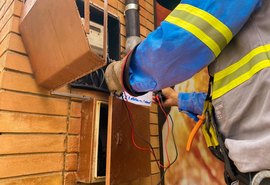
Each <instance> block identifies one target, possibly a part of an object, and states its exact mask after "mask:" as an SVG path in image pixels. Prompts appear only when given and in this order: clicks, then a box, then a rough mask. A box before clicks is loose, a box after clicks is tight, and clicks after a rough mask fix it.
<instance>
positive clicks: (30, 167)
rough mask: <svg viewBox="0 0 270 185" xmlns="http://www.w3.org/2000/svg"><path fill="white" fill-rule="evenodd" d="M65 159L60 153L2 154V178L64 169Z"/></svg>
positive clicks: (0, 162)
mask: <svg viewBox="0 0 270 185" xmlns="http://www.w3.org/2000/svg"><path fill="white" fill-rule="evenodd" d="M63 161H64V160H63V154H58V153H55V154H29V155H12V156H1V157H0V164H1V166H0V178H4V177H14V176H21V175H29V174H37V173H48V172H58V171H62V170H63Z"/></svg>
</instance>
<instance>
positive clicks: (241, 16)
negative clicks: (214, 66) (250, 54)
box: [123, 0, 261, 95]
mask: <svg viewBox="0 0 270 185" xmlns="http://www.w3.org/2000/svg"><path fill="white" fill-rule="evenodd" d="M260 2H261V1H260V0H244V1H231V0H222V1H215V0H182V2H181V3H180V4H179V5H178V6H177V7H176V8H175V9H174V11H173V12H172V13H171V14H170V15H169V16H168V17H167V18H166V19H165V20H164V21H163V22H162V23H161V26H160V27H158V28H157V29H156V30H155V31H153V32H152V33H151V34H149V35H148V36H147V38H146V39H145V40H144V41H143V42H142V43H141V44H139V45H138V47H137V48H136V49H134V50H133V52H132V53H131V54H130V55H129V56H128V57H127V59H126V63H125V64H124V65H125V71H124V74H125V75H124V77H123V85H124V86H125V88H126V89H127V90H128V92H131V94H134V95H136V94H137V93H136V92H147V91H156V90H159V89H162V88H164V87H169V86H172V85H175V84H177V83H179V82H182V81H184V80H186V79H188V78H190V77H191V76H193V75H194V74H195V73H197V72H198V71H200V70H201V69H202V68H204V67H205V66H207V65H208V64H210V63H211V62H212V61H213V60H214V59H215V58H216V57H217V56H218V55H219V54H220V52H221V51H222V49H223V48H224V47H225V46H226V45H227V44H228V43H229V42H230V40H231V39H232V38H233V36H234V35H236V34H237V33H238V31H239V30H240V29H241V28H242V26H243V25H244V24H245V22H246V21H247V20H248V19H249V17H250V15H251V14H252V12H253V11H255V10H256V8H257V7H258V6H260Z"/></svg>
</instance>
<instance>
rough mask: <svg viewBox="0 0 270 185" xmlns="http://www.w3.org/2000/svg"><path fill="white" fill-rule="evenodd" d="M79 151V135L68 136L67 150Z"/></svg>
mask: <svg viewBox="0 0 270 185" xmlns="http://www.w3.org/2000/svg"><path fill="white" fill-rule="evenodd" d="M78 151H79V137H78V136H68V139H67V152H70V153H71V152H78Z"/></svg>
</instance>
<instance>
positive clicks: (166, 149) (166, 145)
mask: <svg viewBox="0 0 270 185" xmlns="http://www.w3.org/2000/svg"><path fill="white" fill-rule="evenodd" d="M156 100H157V102H158V105H159V107H160V109H161V111H162V112H163V114H164V115H165V117H166V123H167V125H168V132H167V136H166V140H165V153H166V158H167V161H168V163H169V165H168V166H170V164H171V162H170V158H169V152H168V142H169V134H170V122H169V120H168V115H167V113H166V112H165V110H164V109H163V106H162V104H161V100H160V99H159V96H156Z"/></svg>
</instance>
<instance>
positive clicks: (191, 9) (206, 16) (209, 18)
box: [176, 4, 233, 43]
mask: <svg viewBox="0 0 270 185" xmlns="http://www.w3.org/2000/svg"><path fill="white" fill-rule="evenodd" d="M176 10H183V11H186V12H188V13H190V14H193V15H195V16H197V17H200V18H201V19H203V20H204V21H206V22H208V23H209V24H211V25H212V26H213V27H214V28H215V29H216V30H218V31H219V32H220V33H221V34H222V35H223V36H224V37H225V38H226V41H227V43H229V42H230V40H231V39H232V37H233V34H232V32H231V30H230V29H229V28H228V27H227V26H226V25H225V24H223V23H222V22H221V21H220V20H218V19H217V18H216V17H214V16H213V15H211V14H210V13H208V12H206V11H204V10H201V9H199V8H197V7H195V6H192V5H189V4H179V5H178V6H177V7H176Z"/></svg>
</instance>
